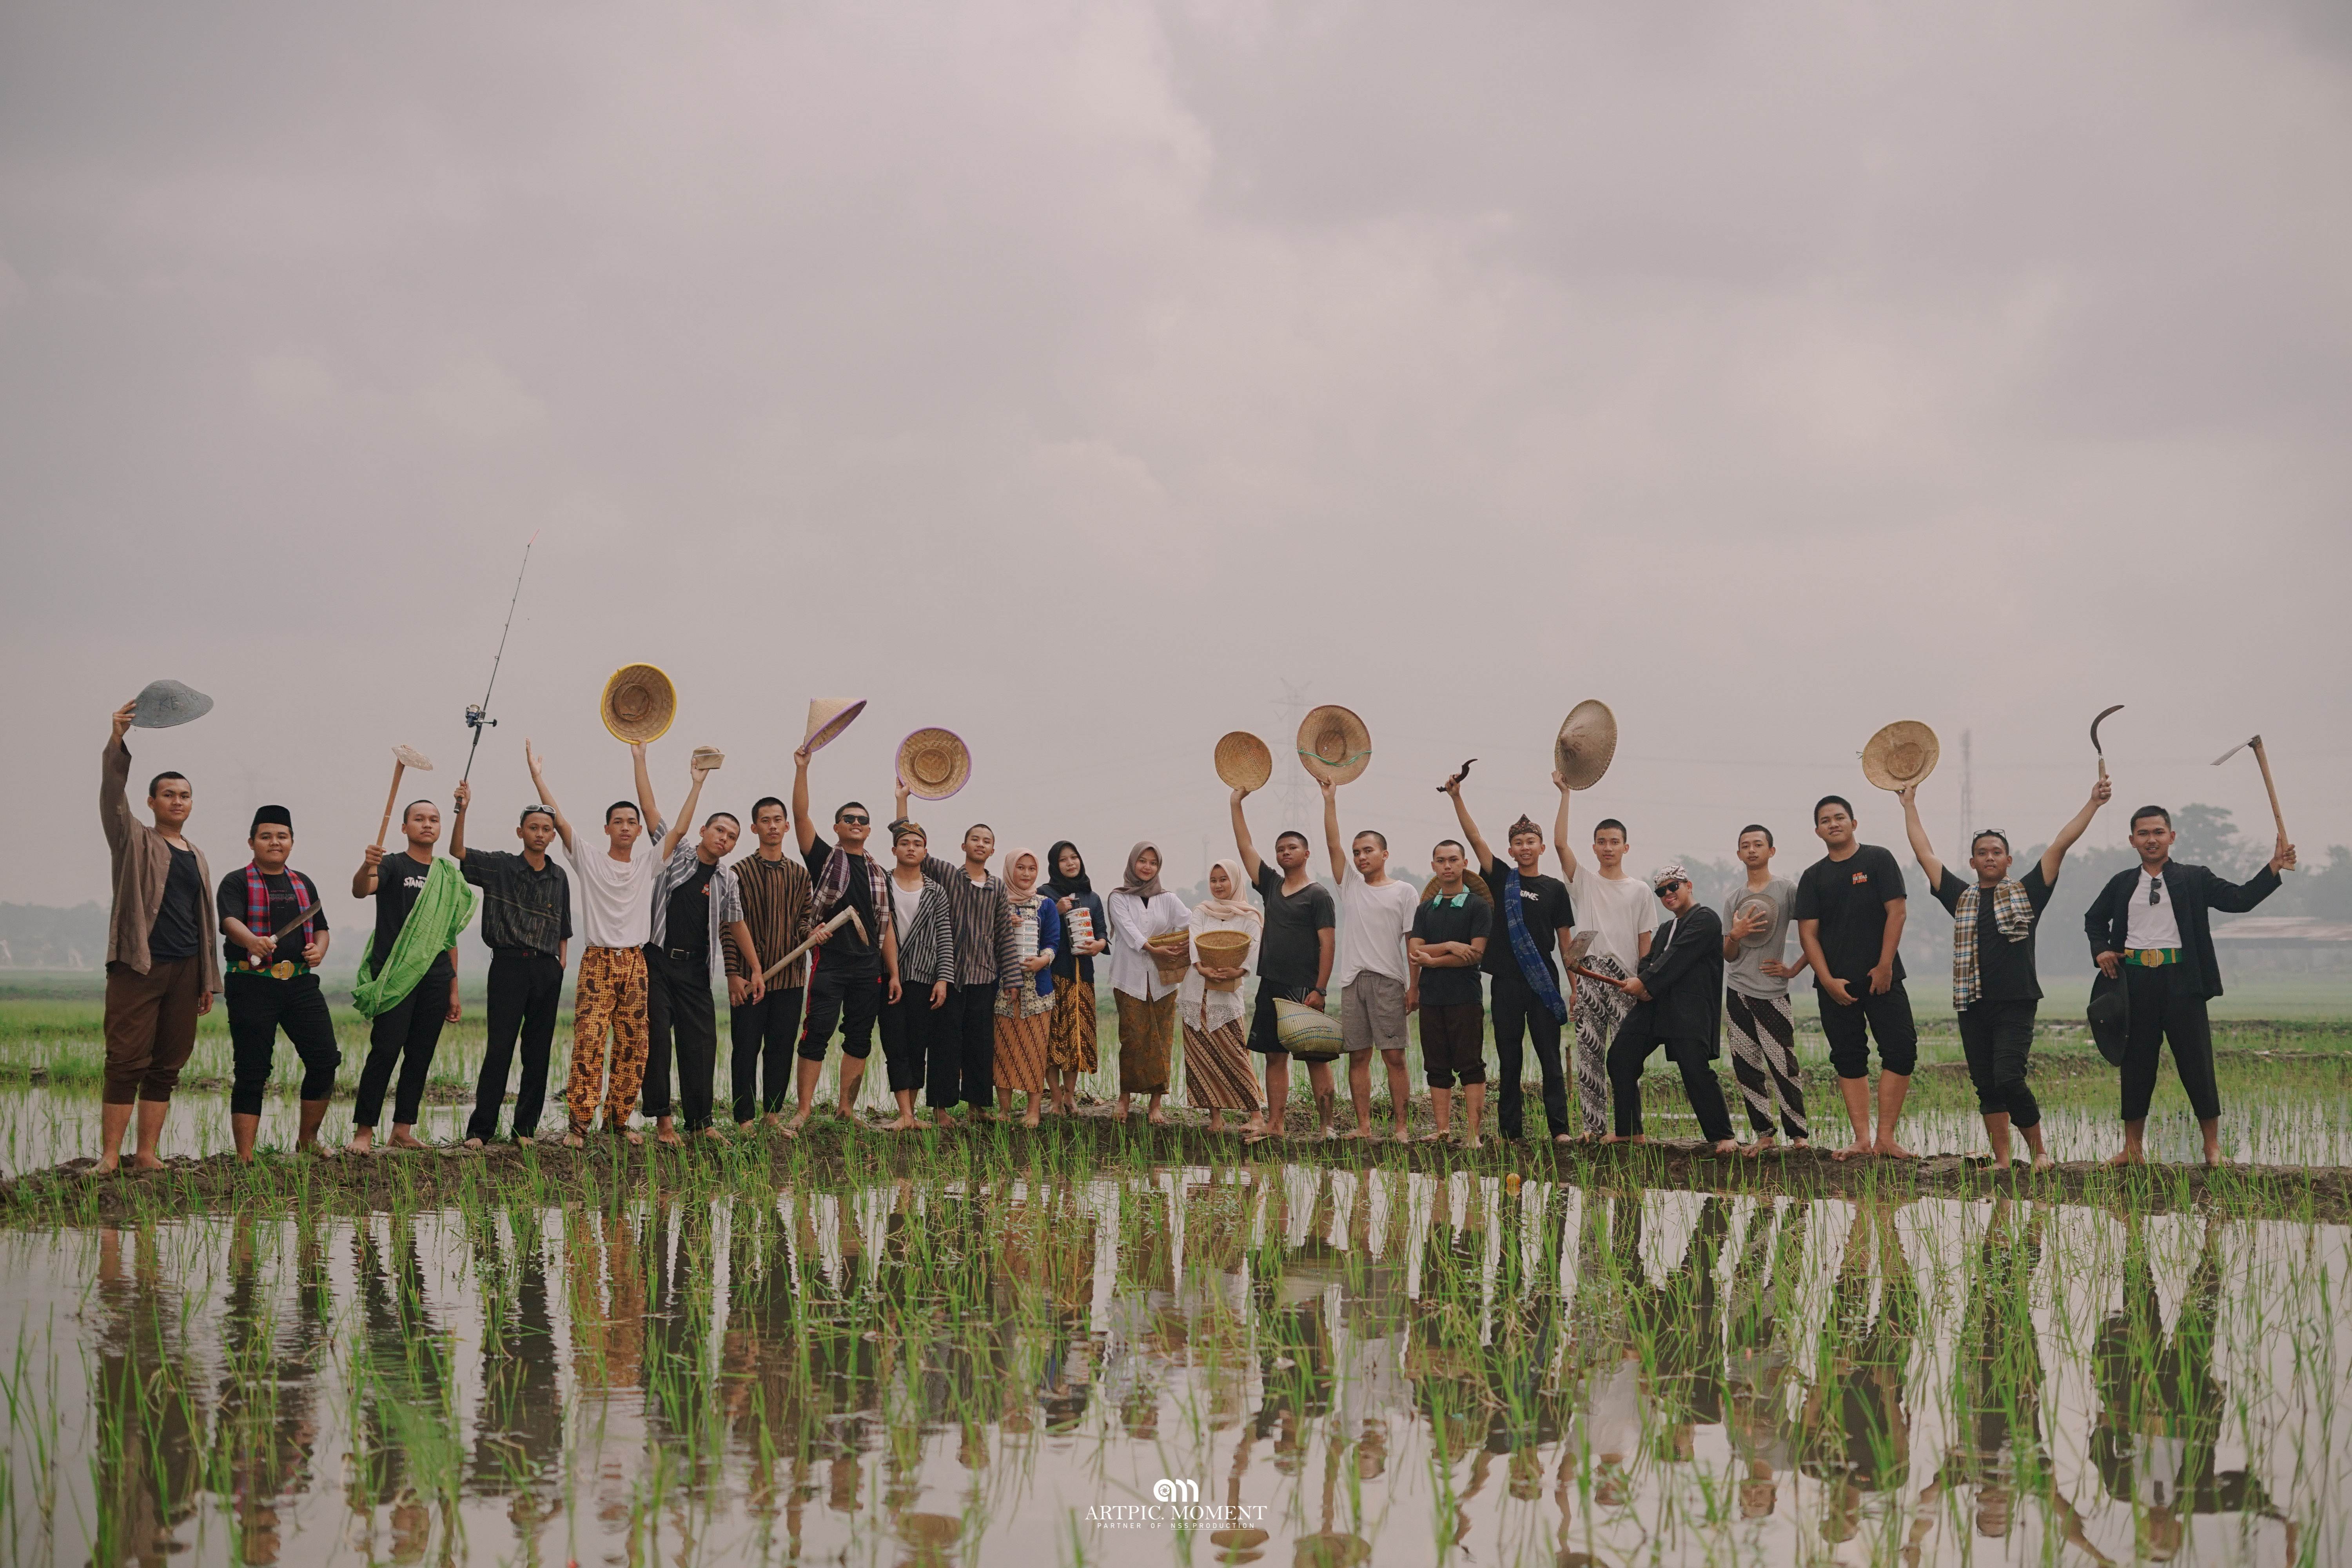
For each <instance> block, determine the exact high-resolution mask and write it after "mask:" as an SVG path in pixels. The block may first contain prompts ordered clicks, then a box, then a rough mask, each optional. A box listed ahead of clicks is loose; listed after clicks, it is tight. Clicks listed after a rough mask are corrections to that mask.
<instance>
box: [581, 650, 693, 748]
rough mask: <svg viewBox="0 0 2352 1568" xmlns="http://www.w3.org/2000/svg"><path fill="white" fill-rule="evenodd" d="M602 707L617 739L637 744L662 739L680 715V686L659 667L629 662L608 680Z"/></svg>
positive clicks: (605, 683) (608, 728) (606, 725)
mask: <svg viewBox="0 0 2352 1568" xmlns="http://www.w3.org/2000/svg"><path fill="white" fill-rule="evenodd" d="M598 710H599V711H600V712H601V713H602V714H603V715H604V728H605V729H607V730H610V731H612V732H613V738H614V740H616V741H626V742H630V743H631V744H633V745H635V744H637V743H639V742H647V741H658V740H660V739H661V738H662V736H663V735H665V734H667V732H668V731H669V725H670V721H671V720H673V719H675V718H677V687H676V686H673V685H672V684H670V679H669V677H668V676H667V675H665V674H664V673H662V671H661V669H660V668H658V667H657V666H655V665H650V664H625V665H623V666H622V667H621V668H618V669H616V670H614V672H613V679H610V680H607V681H606V682H604V698H603V699H602V700H601V701H600V702H599V704H598Z"/></svg>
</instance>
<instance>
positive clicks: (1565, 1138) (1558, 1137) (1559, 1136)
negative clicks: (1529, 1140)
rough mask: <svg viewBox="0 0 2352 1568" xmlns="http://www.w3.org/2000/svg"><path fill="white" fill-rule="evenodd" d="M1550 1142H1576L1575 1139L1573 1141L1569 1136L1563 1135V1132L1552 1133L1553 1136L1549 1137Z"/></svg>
mask: <svg viewBox="0 0 2352 1568" xmlns="http://www.w3.org/2000/svg"><path fill="white" fill-rule="evenodd" d="M1551 1141H1552V1142H1555V1143H1573V1142H1576V1140H1575V1139H1573V1138H1571V1137H1570V1136H1569V1135H1568V1134H1567V1133H1565V1132H1555V1133H1553V1134H1552V1135H1551Z"/></svg>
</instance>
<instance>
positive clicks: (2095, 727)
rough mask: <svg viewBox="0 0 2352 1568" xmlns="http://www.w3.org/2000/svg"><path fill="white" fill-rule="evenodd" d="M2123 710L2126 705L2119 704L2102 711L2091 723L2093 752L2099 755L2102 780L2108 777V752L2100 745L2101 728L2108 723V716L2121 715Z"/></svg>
mask: <svg viewBox="0 0 2352 1568" xmlns="http://www.w3.org/2000/svg"><path fill="white" fill-rule="evenodd" d="M2123 710H2124V705H2123V704H2122V703H2120V702H2118V703H2116V705H2115V706H2114V707H2112V708H2102V709H2100V710H2099V716H2098V717H2097V718H2095V719H2094V720H2092V721H2091V750H2093V751H2095V752H2098V753H2099V776H2100V777H2101V778H2105V777H2106V776H2107V752H2106V748H2105V747H2104V746H2102V745H2100V744H2099V726H2100V725H2102V724H2104V723H2105V722H2106V721H2107V715H2108V714H2110V713H2120V712H2122V711H2123Z"/></svg>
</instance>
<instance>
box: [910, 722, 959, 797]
mask: <svg viewBox="0 0 2352 1568" xmlns="http://www.w3.org/2000/svg"><path fill="white" fill-rule="evenodd" d="M898 776H899V777H900V778H902V779H904V780H906V781H907V793H908V795H917V796H919V797H920V798H922V799H924V800H945V799H947V797H948V796H950V795H953V794H955V792H956V791H958V790H960V789H961V788H963V786H964V785H965V784H967V783H969V782H971V747H969V746H967V745H965V744H964V743H963V740H962V738H961V736H959V735H958V734H957V733H956V732H955V731H952V730H942V729H940V727H939V726H937V725H932V726H931V727H930V728H929V729H925V730H918V731H915V732H914V733H913V734H911V735H909V736H908V737H907V738H906V739H905V740H903V741H901V742H898Z"/></svg>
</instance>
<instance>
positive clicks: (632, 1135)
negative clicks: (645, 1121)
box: [613, 1126, 646, 1149]
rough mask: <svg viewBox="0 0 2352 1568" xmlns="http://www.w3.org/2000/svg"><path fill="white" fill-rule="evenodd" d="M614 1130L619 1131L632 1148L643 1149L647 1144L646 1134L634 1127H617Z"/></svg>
mask: <svg viewBox="0 0 2352 1568" xmlns="http://www.w3.org/2000/svg"><path fill="white" fill-rule="evenodd" d="M613 1131H615V1132H617V1133H619V1134H620V1135H621V1138H622V1141H623V1142H625V1143H627V1144H628V1146H629V1147H630V1148H632V1149H642V1148H644V1147H645V1146H646V1135H645V1134H644V1133H642V1132H640V1131H637V1130H636V1129H635V1128H634V1127H626V1126H623V1127H615V1128H614V1129H613Z"/></svg>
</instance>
